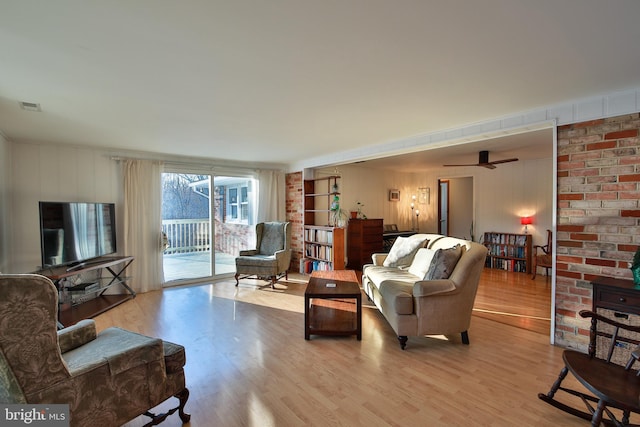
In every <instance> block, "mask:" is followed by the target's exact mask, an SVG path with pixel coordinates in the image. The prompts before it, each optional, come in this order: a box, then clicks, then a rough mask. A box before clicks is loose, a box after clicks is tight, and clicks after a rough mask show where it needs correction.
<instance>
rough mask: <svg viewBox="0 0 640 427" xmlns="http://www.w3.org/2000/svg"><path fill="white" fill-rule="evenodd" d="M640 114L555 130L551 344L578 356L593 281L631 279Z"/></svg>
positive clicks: (638, 216)
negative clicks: (555, 214) (554, 271)
mask: <svg viewBox="0 0 640 427" xmlns="http://www.w3.org/2000/svg"><path fill="white" fill-rule="evenodd" d="M639 135H640V113H637V114H631V115H625V116H620V117H612V118H607V119H602V120H594V121H589V122H583V123H575V124H571V125H566V126H560V127H558V218H557V220H558V221H557V250H556V263H557V276H556V313H555V316H556V329H555V338H556V343H557V344H558V345H561V346H565V347H573V348H581V349H585V348H586V345H587V342H588V334H589V323H588V322H587V321H584V320H583V319H582V318H580V317H579V316H578V315H577V313H578V312H579V311H580V310H583V309H590V308H591V297H592V292H591V291H592V290H591V284H590V281H591V280H592V278H593V277H594V276H598V275H601V276H610V277H622V278H631V271H630V270H629V267H628V263H629V261H630V260H631V259H632V258H633V253H634V252H635V250H636V248H637V247H638V245H639V244H640V204H639V203H638V200H639V199H640V185H639V182H640V143H639V138H638V136H639Z"/></svg>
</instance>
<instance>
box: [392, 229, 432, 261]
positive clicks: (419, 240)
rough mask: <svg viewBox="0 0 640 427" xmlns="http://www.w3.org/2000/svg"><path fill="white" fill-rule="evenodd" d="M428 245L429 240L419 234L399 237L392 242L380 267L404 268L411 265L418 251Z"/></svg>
mask: <svg viewBox="0 0 640 427" xmlns="http://www.w3.org/2000/svg"><path fill="white" fill-rule="evenodd" d="M428 243H429V240H427V239H425V238H424V236H421V235H419V234H416V235H413V236H409V237H402V236H400V237H398V238H397V239H396V241H395V242H393V246H391V250H390V251H389V255H387V257H386V258H385V260H384V262H383V263H382V265H383V266H385V267H406V266H408V265H410V264H411V261H413V256H414V255H415V254H416V252H417V251H418V249H420V248H423V247H425V246H426V245H427V244H428Z"/></svg>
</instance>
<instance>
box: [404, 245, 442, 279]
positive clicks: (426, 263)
mask: <svg viewBox="0 0 640 427" xmlns="http://www.w3.org/2000/svg"><path fill="white" fill-rule="evenodd" d="M435 253H436V251H434V250H433V249H427V248H420V249H418V252H416V256H414V257H413V261H412V262H411V265H410V266H409V273H411V274H413V275H414V276H416V277H419V278H420V280H424V278H425V276H426V275H427V271H429V267H430V266H431V261H432V260H433V256H434V255H435Z"/></svg>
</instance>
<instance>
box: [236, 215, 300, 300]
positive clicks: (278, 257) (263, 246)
mask: <svg viewBox="0 0 640 427" xmlns="http://www.w3.org/2000/svg"><path fill="white" fill-rule="evenodd" d="M290 263H291V223H290V222H261V223H259V224H257V225H256V247H255V249H251V250H244V251H240V254H239V256H238V257H237V258H236V276H235V277H236V286H238V283H239V280H240V279H245V278H247V277H252V276H255V277H258V278H261V279H265V280H268V281H270V282H271V287H272V288H273V287H274V285H275V283H276V282H277V281H278V280H279V279H280V278H282V277H283V276H284V277H285V278H288V274H287V272H288V270H289V264H290Z"/></svg>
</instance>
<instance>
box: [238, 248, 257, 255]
mask: <svg viewBox="0 0 640 427" xmlns="http://www.w3.org/2000/svg"><path fill="white" fill-rule="evenodd" d="M257 254H258V250H257V249H249V250H244V251H240V252H239V253H238V256H254V255H257Z"/></svg>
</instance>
